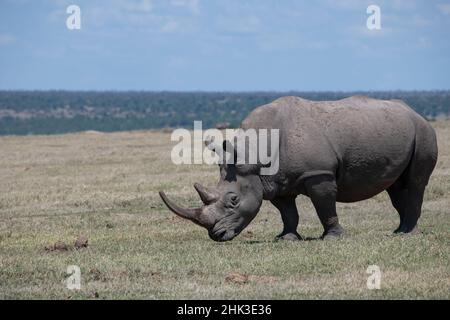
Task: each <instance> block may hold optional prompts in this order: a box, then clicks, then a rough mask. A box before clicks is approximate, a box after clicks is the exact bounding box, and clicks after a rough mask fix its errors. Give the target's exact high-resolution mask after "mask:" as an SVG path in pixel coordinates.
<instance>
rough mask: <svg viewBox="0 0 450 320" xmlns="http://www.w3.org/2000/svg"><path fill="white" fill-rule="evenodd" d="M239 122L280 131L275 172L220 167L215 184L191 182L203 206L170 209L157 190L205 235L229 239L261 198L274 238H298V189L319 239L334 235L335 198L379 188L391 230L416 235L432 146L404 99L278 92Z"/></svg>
mask: <svg viewBox="0 0 450 320" xmlns="http://www.w3.org/2000/svg"><path fill="white" fill-rule="evenodd" d="M241 127H242V128H243V129H249V128H253V129H279V130H280V150H279V152H280V153H279V157H280V167H279V171H278V173H277V174H275V175H272V176H262V175H260V174H259V167H258V165H256V166H255V165H253V166H250V165H241V166H236V165H232V164H228V165H221V166H220V181H219V183H218V185H217V187H216V188H213V189H207V188H205V187H203V186H201V185H199V184H196V185H195V188H196V190H197V192H198V193H199V195H200V198H201V199H202V201H203V203H204V206H203V207H202V208H197V209H185V208H181V207H178V206H177V205H176V204H174V203H173V202H172V201H170V200H169V199H168V198H167V197H166V196H165V194H164V193H163V192H160V195H161V197H162V199H163V201H164V202H165V203H166V205H167V206H168V207H169V208H170V209H171V210H172V211H173V212H175V213H176V214H178V215H180V216H182V217H184V218H187V219H189V220H191V221H193V222H195V223H197V224H198V225H201V226H203V227H205V228H206V229H207V230H208V233H209V236H210V237H211V238H212V239H213V240H215V241H228V240H231V239H233V238H234V237H236V236H237V235H238V234H239V233H240V232H241V231H242V230H243V229H244V228H245V227H246V226H247V225H248V224H249V223H250V222H251V221H252V220H253V218H254V217H255V216H256V214H257V213H258V211H259V209H260V206H261V203H262V200H263V199H264V200H269V201H271V202H272V204H273V205H274V206H275V207H276V208H278V210H279V211H280V214H281V218H282V220H283V224H284V228H283V231H282V232H281V233H280V234H279V235H278V237H277V238H278V239H285V240H297V239H301V236H300V235H299V234H298V233H297V225H298V212H297V208H296V205H295V198H296V197H297V196H298V195H299V194H303V195H306V196H308V197H309V198H310V199H311V201H312V203H313V205H314V207H315V209H316V211H317V214H318V216H319V219H320V221H321V223H322V225H323V228H324V233H323V235H322V236H323V237H324V238H330V237H339V236H340V235H342V233H343V228H342V227H341V225H340V224H339V220H338V217H337V214H336V201H339V202H356V201H361V200H365V199H368V198H371V197H373V196H375V195H377V194H378V193H380V192H382V191H385V190H386V191H387V192H388V194H389V196H390V199H391V201H392V205H393V206H394V208H395V209H396V210H397V212H398V213H399V216H400V225H399V227H398V228H397V229H396V230H395V232H396V233H412V232H417V221H418V219H419V217H420V213H421V207H422V201H423V194H424V190H425V187H426V185H427V183H428V180H429V177H430V175H431V173H432V171H433V169H434V167H435V165H436V161H437V143H436V135H435V132H434V130H433V128H432V127H431V126H430V125H429V124H428V123H427V121H426V120H425V119H423V118H422V117H421V116H420V115H418V114H417V113H416V112H414V111H413V110H412V109H411V108H410V107H408V106H407V105H406V104H405V103H404V102H402V101H399V100H389V101H387V100H376V99H371V98H367V97H361V96H355V97H350V98H347V99H343V100H339V101H322V102H313V101H309V100H305V99H301V98H298V97H284V98H280V99H278V100H276V101H274V102H272V103H270V104H268V105H265V106H261V107H259V108H257V109H255V110H254V111H253V112H252V113H250V115H249V116H248V117H247V118H246V119H245V120H244V121H243V122H242V125H241ZM227 151H229V150H227Z"/></svg>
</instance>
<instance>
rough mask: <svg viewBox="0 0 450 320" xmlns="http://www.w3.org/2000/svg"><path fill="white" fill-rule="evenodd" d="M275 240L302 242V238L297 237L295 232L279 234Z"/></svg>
mask: <svg viewBox="0 0 450 320" xmlns="http://www.w3.org/2000/svg"><path fill="white" fill-rule="evenodd" d="M275 240H277V241H278V240H288V241H298V240H303V237H302V236H301V235H299V234H298V233H297V232H289V233H281V234H279V235H278V236H277V237H276V238H275Z"/></svg>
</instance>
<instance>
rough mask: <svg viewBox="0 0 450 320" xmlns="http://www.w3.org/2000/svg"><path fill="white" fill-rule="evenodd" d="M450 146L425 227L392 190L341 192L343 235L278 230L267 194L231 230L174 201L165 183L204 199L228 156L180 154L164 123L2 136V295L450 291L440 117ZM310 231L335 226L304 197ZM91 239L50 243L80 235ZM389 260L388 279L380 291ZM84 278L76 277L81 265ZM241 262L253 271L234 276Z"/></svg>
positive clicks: (288, 295)
mask: <svg viewBox="0 0 450 320" xmlns="http://www.w3.org/2000/svg"><path fill="white" fill-rule="evenodd" d="M434 126H435V127H436V130H437V133H438V138H439V147H440V155H439V162H438V167H437V169H436V170H435V172H434V174H433V176H432V179H431V182H430V185H429V187H428V189H427V194H426V197H425V203H424V207H423V213H422V218H421V220H420V227H421V230H422V231H423V234H421V235H417V236H393V235H392V231H393V230H394V229H395V228H396V227H397V225H398V215H397V213H396V212H395V211H394V209H393V207H392V206H391V205H390V202H389V199H388V197H387V195H386V194H385V193H383V194H380V195H379V196H377V197H375V198H373V199H370V200H367V201H364V202H360V203H354V204H339V205H338V210H339V212H338V213H339V217H340V219H341V222H342V225H343V226H344V227H345V228H346V231H347V233H346V235H345V237H344V238H343V239H341V240H339V241H332V242H328V241H326V242H324V241H321V240H311V241H302V242H275V241H273V239H274V237H275V235H276V234H277V233H278V232H279V231H281V227H282V224H281V219H280V217H279V214H278V212H277V211H276V209H275V208H273V207H272V206H271V205H270V203H265V204H264V205H263V207H262V209H261V211H260V213H259V214H258V216H257V217H256V219H255V220H254V221H253V222H252V223H251V224H250V226H249V227H248V228H247V229H246V230H244V231H243V233H242V234H241V235H240V236H239V237H237V238H236V239H234V240H233V241H232V242H228V243H215V242H213V241H212V240H210V239H209V238H208V236H207V233H206V231H205V230H203V229H201V228H199V227H197V226H196V225H194V224H192V223H189V222H187V221H184V220H181V219H180V218H178V217H176V216H174V215H173V214H171V213H170V212H169V211H168V210H167V209H166V208H165V207H164V206H163V204H162V201H161V200H160V199H159V197H158V194H157V191H158V190H161V189H164V190H165V191H166V192H167V193H168V194H169V195H171V196H172V197H173V198H174V199H176V200H177V201H179V202H180V203H184V204H186V205H195V204H199V199H198V197H197V195H196V194H195V190H194V189H193V188H192V184H193V183H194V182H196V181H198V182H201V183H204V184H207V185H214V184H215V183H216V182H217V179H218V172H217V168H216V167H215V166H200V165H192V166H175V165H173V164H172V163H171V161H170V150H171V146H172V145H173V144H172V143H171V142H170V135H169V134H167V133H162V132H150V131H138V132H124V133H108V134H104V133H97V132H85V133H79V134H67V135H56V136H28V137H16V136H4V137H0V181H1V184H0V298H2V299H26V298H30V299H42V298H48V299H98V298H99V299H130V298H138V299H142V298H145V299H176V298H183V299H213V298H225V299H244V298H247V299H343V298H350V299H391V298H401V299H418V298H419V299H431V298H438V299H449V298H450V263H449V253H450V219H449V208H450V185H449V177H450V122H445V121H442V122H435V123H434ZM297 203H298V206H299V211H300V216H301V223H300V227H299V231H300V233H301V234H302V235H304V236H306V237H311V238H314V237H318V236H319V235H320V234H321V233H322V229H321V226H320V223H319V220H318V218H317V216H316V214H315V212H314V209H313V207H312V205H311V204H310V202H309V200H308V199H307V198H305V197H299V198H298V200H297ZM80 235H84V236H86V237H88V239H89V246H88V248H86V249H80V250H75V249H70V250H68V251H46V250H45V247H46V246H48V245H51V244H53V243H55V242H56V241H63V242H65V243H67V244H68V245H69V246H71V247H72V246H73V243H74V242H75V240H76V239H77V237H78V236H80ZM373 264H375V265H378V266H379V267H380V268H381V271H382V278H381V289H380V290H368V289H367V286H366V281H367V277H368V276H369V275H368V274H366V269H367V267H368V266H369V265H373ZM69 265H78V266H79V267H80V268H81V277H82V280H81V281H82V283H81V290H79V291H71V290H68V289H67V288H66V284H65V281H66V278H67V277H68V275H67V274H66V269H67V266H69ZM233 273H238V274H241V275H243V276H244V278H245V279H246V280H245V281H241V282H239V281H236V282H233V281H227V280H226V278H227V277H228V276H229V275H230V274H233Z"/></svg>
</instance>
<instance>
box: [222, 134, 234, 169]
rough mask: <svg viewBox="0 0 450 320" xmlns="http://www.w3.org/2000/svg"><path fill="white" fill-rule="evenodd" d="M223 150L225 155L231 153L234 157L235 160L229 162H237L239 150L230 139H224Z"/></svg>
mask: <svg viewBox="0 0 450 320" xmlns="http://www.w3.org/2000/svg"><path fill="white" fill-rule="evenodd" d="M222 150H223V151H224V155H225V154H226V153H229V154H231V155H232V157H233V162H232V163H229V164H230V165H235V164H236V162H237V151H236V148H235V147H234V145H233V144H232V143H231V142H230V141H229V140H224V141H223V143H222Z"/></svg>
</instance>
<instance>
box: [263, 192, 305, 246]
mask: <svg viewBox="0 0 450 320" xmlns="http://www.w3.org/2000/svg"><path fill="white" fill-rule="evenodd" d="M295 198H296V197H285V198H281V197H280V198H275V199H273V200H271V202H272V204H273V205H274V206H275V207H276V208H277V209H278V210H279V211H280V214H281V219H282V220H283V231H282V232H281V233H280V234H279V235H278V236H277V237H276V239H277V240H302V239H303V238H302V236H301V235H299V234H298V233H297V226H298V219H299V218H298V211H297V206H296V204H295Z"/></svg>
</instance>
